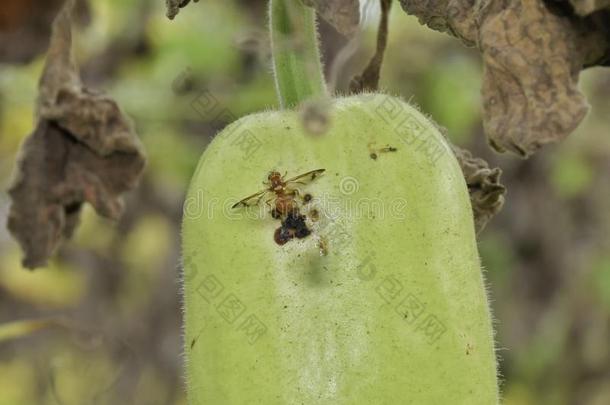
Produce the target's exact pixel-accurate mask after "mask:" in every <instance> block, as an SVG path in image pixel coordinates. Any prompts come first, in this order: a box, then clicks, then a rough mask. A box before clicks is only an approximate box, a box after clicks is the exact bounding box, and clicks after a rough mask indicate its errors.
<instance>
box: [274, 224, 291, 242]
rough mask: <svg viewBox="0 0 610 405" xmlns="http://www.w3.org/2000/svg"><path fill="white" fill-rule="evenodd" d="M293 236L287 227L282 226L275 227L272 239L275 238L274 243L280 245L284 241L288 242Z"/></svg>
mask: <svg viewBox="0 0 610 405" xmlns="http://www.w3.org/2000/svg"><path fill="white" fill-rule="evenodd" d="M293 237H294V236H293V235H291V234H290V232H289V231H288V229H286V228H284V226H281V227H279V228H277V229H276V230H275V233H274V234H273V239H274V240H275V243H277V244H278V245H280V246H281V245H284V244H286V242H288V241H289V240H290V239H292V238H293Z"/></svg>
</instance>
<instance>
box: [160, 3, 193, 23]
mask: <svg viewBox="0 0 610 405" xmlns="http://www.w3.org/2000/svg"><path fill="white" fill-rule="evenodd" d="M198 1H199V0H193V3H197V2H198ZM190 2H191V0H165V6H166V7H167V18H169V19H170V20H173V19H174V17H176V16H177V15H178V13H179V12H180V9H181V8H184V7H186V6H187V5H188V4H189V3H190Z"/></svg>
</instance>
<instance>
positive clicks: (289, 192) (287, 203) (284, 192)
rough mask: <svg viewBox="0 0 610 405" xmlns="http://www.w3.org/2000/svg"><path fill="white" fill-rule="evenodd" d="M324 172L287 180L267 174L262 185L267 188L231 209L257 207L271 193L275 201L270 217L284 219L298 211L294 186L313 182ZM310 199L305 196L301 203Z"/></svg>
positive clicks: (319, 171)
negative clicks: (241, 206)
mask: <svg viewBox="0 0 610 405" xmlns="http://www.w3.org/2000/svg"><path fill="white" fill-rule="evenodd" d="M325 171H326V169H316V170H311V171H309V172H307V173H303V174H299V175H298V176H295V177H291V178H289V179H284V177H285V176H286V175H283V176H282V175H281V174H280V173H279V172H276V171H272V172H270V173H269V175H268V176H267V181H266V182H265V183H264V184H265V185H266V186H267V188H265V189H264V190H261V191H259V192H257V193H254V194H252V195H250V196H248V197H246V198H244V199H242V200H240V201H238V202H237V203H235V204H234V205H233V207H232V208H237V207H239V206H240V205H243V206H245V207H247V206H252V205H258V204H259V203H260V201H261V200H262V199H263V197H265V196H266V195H268V194H269V193H273V194H274V196H275V201H274V203H273V206H272V208H273V209H272V210H271V215H272V216H273V218H275V219H281V218H285V217H286V216H287V215H288V214H290V213H295V212H298V209H299V204H298V202H297V201H296V197H297V196H299V190H298V188H297V186H296V184H303V185H304V184H307V183H309V182H311V181H313V180H315V179H316V178H317V177H318V176H320V175H321V174H322V173H324V172H325ZM311 198H312V197H311V194H306V195H305V196H304V198H303V202H304V203H307V202H309V201H311ZM272 199H273V197H272ZM272 199H270V200H267V201H266V202H267V204H269V201H271V200H272Z"/></svg>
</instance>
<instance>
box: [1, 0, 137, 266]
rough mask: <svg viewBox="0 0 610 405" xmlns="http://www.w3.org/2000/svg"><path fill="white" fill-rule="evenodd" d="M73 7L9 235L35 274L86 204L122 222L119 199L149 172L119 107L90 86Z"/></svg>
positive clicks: (51, 60)
mask: <svg viewBox="0 0 610 405" xmlns="http://www.w3.org/2000/svg"><path fill="white" fill-rule="evenodd" d="M70 14H71V7H70V5H69V4H68V5H66V6H65V8H64V9H63V11H62V12H61V13H60V14H59V16H58V17H57V19H56V20H55V23H54V25H53V35H52V38H51V45H50V48H49V52H48V56H47V61H46V65H45V69H44V72H43V74H42V77H41V80H40V93H39V98H38V105H37V124H36V129H35V130H34V133H33V134H31V135H30V136H29V137H28V138H27V139H26V141H25V142H24V144H23V146H22V149H21V152H20V158H19V161H18V164H17V169H16V176H15V178H14V180H13V184H12V186H11V188H10V190H9V194H10V196H11V199H12V205H11V210H10V213H9V218H8V228H9V230H10V231H11V233H12V234H13V236H14V237H15V238H16V239H17V241H18V242H19V244H20V245H21V247H22V249H23V250H24V252H25V258H24V260H23V264H24V266H25V267H28V268H35V267H39V266H44V265H45V263H46V261H47V259H48V258H49V256H50V255H51V254H52V253H53V251H54V250H55V248H56V247H57V245H58V244H59V242H60V241H61V239H62V237H70V236H71V234H72V232H73V231H74V229H75V227H76V225H77V223H78V217H79V212H80V208H81V206H82V204H83V203H84V202H89V203H90V204H91V205H92V206H93V207H94V208H95V209H96V211H97V212H98V214H100V215H102V216H105V217H107V218H111V219H116V218H118V216H119V215H120V213H121V208H122V204H121V200H120V194H121V193H123V192H125V191H127V190H129V189H131V188H133V187H135V185H136V184H137V180H138V178H139V176H140V174H141V172H142V169H143V168H144V165H145V157H144V152H143V149H142V146H141V144H140V142H139V140H138V138H137V135H136V134H135V132H134V130H133V128H132V125H131V123H130V122H129V120H128V119H127V117H125V115H124V114H123V113H122V112H121V111H120V109H119V107H118V106H117V104H116V103H115V102H114V101H113V100H112V99H110V98H108V97H106V96H104V95H103V94H101V93H96V92H94V91H92V90H90V89H87V88H85V87H83V85H82V84H81V81H80V78H79V76H78V73H77V68H76V65H75V63H74V61H73V58H72V53H71V47H72V36H71V17H70Z"/></svg>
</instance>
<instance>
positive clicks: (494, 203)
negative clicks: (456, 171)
mask: <svg viewBox="0 0 610 405" xmlns="http://www.w3.org/2000/svg"><path fill="white" fill-rule="evenodd" d="M452 149H453V152H454V153H455V156H456V157H457V159H458V162H459V163H460V167H461V168H462V172H463V173H464V177H465V178H466V184H467V185H468V191H469V193H470V203H471V204H472V211H473V214H474V223H475V228H476V230H477V232H480V231H482V230H483V228H485V225H487V222H489V220H490V219H491V218H492V217H493V216H494V215H496V214H497V213H498V212H499V211H500V210H501V209H502V206H503V205H504V195H505V194H506V188H505V187H504V186H503V185H502V184H500V176H501V175H502V170H500V168H497V167H496V168H493V169H491V168H490V167H489V165H488V164H487V162H486V161H484V160H483V159H480V158H475V157H472V155H471V153H470V152H469V151H467V150H465V149H461V148H458V147H457V146H452Z"/></svg>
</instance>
